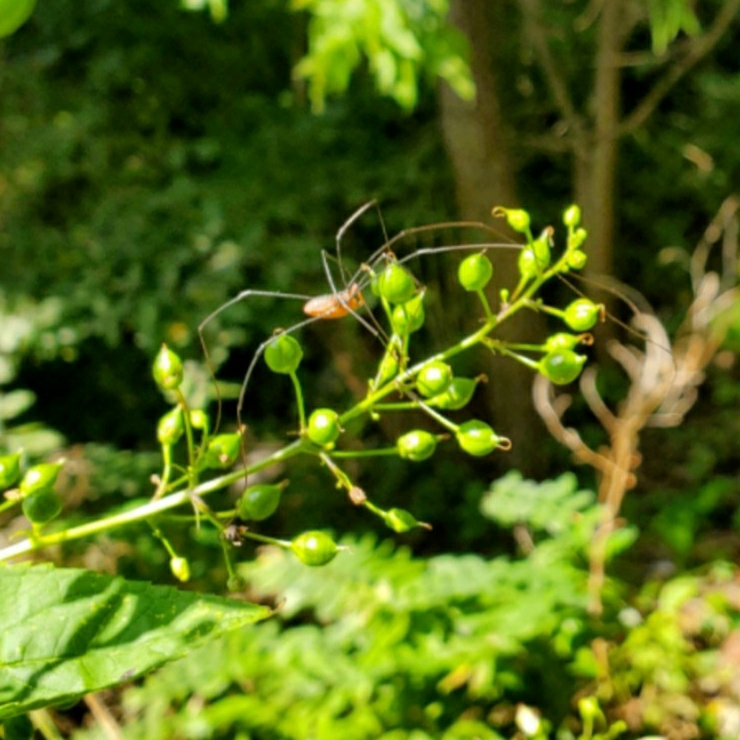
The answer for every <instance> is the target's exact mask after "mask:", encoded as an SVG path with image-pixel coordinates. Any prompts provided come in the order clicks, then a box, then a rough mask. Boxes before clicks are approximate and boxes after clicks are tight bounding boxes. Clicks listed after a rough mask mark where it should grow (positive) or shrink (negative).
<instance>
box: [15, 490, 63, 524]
mask: <svg viewBox="0 0 740 740" xmlns="http://www.w3.org/2000/svg"><path fill="white" fill-rule="evenodd" d="M22 506H23V513H24V514H25V515H26V518H27V519H28V521H30V522H31V523H33V524H37V525H41V524H46V523H47V522H50V521H51V520H52V519H56V517H58V516H59V514H60V513H61V511H62V497H61V496H60V495H59V494H58V493H57V492H56V491H55V490H54V489H53V488H43V489H41V490H36V491H33V492H32V493H29V494H28V495H27V496H25V497H24V498H23V503H22Z"/></svg>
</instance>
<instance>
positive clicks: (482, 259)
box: [457, 254, 493, 291]
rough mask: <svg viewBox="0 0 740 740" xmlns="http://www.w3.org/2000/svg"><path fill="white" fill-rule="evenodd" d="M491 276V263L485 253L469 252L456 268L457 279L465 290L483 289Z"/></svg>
mask: <svg viewBox="0 0 740 740" xmlns="http://www.w3.org/2000/svg"><path fill="white" fill-rule="evenodd" d="M492 277H493V265H492V264H491V260H489V259H488V257H486V255H485V254H471V255H470V256H469V257H466V258H465V259H464V260H463V261H462V262H461V263H460V267H459V268H458V269H457V279H458V280H459V282H460V285H462V287H463V288H465V290H467V291H477V290H483V288H485V287H486V285H488V283H489V282H490V281H491V278H492Z"/></svg>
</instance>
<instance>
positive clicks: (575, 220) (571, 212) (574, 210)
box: [563, 204, 581, 229]
mask: <svg viewBox="0 0 740 740" xmlns="http://www.w3.org/2000/svg"><path fill="white" fill-rule="evenodd" d="M563 223H564V224H565V225H566V226H567V227H569V228H571V229H575V228H576V227H577V226H578V224H580V223H581V209H580V208H579V207H578V206H577V205H575V204H573V205H572V206H569V207H568V208H566V209H565V211H564V212H563Z"/></svg>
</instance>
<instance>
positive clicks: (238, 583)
mask: <svg viewBox="0 0 740 740" xmlns="http://www.w3.org/2000/svg"><path fill="white" fill-rule="evenodd" d="M245 585H246V584H245V581H244V579H243V578H242V577H241V576H237V575H233V576H230V577H229V580H228V581H226V588H228V589H229V591H231V593H234V592H235V591H241V590H242V589H243V588H244V586H245Z"/></svg>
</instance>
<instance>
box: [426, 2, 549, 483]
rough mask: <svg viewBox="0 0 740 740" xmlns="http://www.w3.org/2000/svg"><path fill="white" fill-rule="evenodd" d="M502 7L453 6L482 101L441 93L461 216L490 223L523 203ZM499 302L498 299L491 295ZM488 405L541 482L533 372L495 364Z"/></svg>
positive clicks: (524, 330) (504, 283)
mask: <svg viewBox="0 0 740 740" xmlns="http://www.w3.org/2000/svg"><path fill="white" fill-rule="evenodd" d="M501 11H502V7H501V4H499V3H491V2H489V1H488V0H452V2H451V3H450V22H451V23H452V25H453V26H455V27H456V28H458V29H459V30H460V31H461V32H462V33H463V34H464V35H465V36H466V37H467V39H468V42H469V44H470V52H471V59H470V61H471V67H472V72H473V78H474V80H475V84H476V87H477V96H476V99H475V101H473V102H466V101H463V100H461V99H460V98H458V97H457V95H455V93H454V92H453V91H452V90H450V89H449V88H448V87H447V86H443V87H442V88H441V90H440V114H441V124H442V130H443V135H444V140H445V144H446V147H447V151H448V154H449V157H450V161H451V163H452V167H453V170H454V173H455V186H456V194H457V202H458V209H459V212H460V216H461V217H462V218H464V219H466V220H468V219H470V220H488V221H490V218H491V216H490V214H491V208H492V207H493V206H494V205H502V206H507V207H511V206H514V205H516V204H517V201H518V198H517V195H516V184H515V169H514V163H513V162H512V161H511V157H510V155H509V152H510V151H511V148H510V147H509V146H508V141H507V136H506V132H505V128H504V125H503V121H502V115H501V109H500V106H499V98H498V87H497V82H496V77H495V70H496V62H495V59H494V54H493V52H494V50H495V49H498V48H500V46H501V44H500V43H498V41H499V40H498V38H497V37H498V35H499V34H501V33H503V32H504V31H505V28H506V26H505V24H504V23H503V22H502V21H501V19H500V18H499V17H498V16H500V15H501ZM495 263H496V279H495V280H494V282H495V290H496V291H498V290H500V289H501V288H502V287H513V286H515V285H516V283H517V281H518V278H519V276H518V272H517V264H516V254H515V253H514V252H511V253H509V252H501V253H497V254H496V256H495ZM491 298H492V300H493V301H494V304H495V302H497V301H498V296H497V295H492V296H491ZM542 323H543V322H542V321H541V317H540V316H538V315H536V314H527V315H523V314H520V315H518V316H516V317H515V318H514V319H512V320H511V321H510V322H508V323H507V324H506V325H505V326H503V327H502V333H501V335H502V336H504V337H507V336H508V337H512V338H513V337H516V338H517V340H518V341H531V340H532V338H536V337H540V338H542V337H544V329H542ZM538 327H539V328H540V331H539V332H538ZM488 374H489V376H490V379H491V382H489V383H488V385H487V394H488V398H487V403H488V406H489V411H490V415H491V421H492V424H493V426H494V428H495V429H496V431H497V432H498V433H499V434H502V435H506V436H508V437H510V438H511V440H512V442H513V445H514V446H513V448H512V451H511V453H509V457H508V459H507V460H506V463H508V465H510V466H511V467H516V468H518V469H520V470H522V471H523V472H524V473H525V474H527V475H531V476H535V475H537V474H538V472H541V471H542V470H543V464H544V462H545V460H544V458H543V456H542V454H541V445H540V444H539V441H540V440H541V438H542V434H543V433H544V427H543V425H542V422H541V420H540V418H539V417H538V416H537V414H536V413H535V411H534V408H533V406H532V403H531V400H530V399H531V388H532V372H531V370H528V369H526V368H524V367H523V366H521V365H519V364H517V363H515V362H513V361H511V360H509V359H504V358H494V359H493V361H492V365H491V368H490V370H489V373H488Z"/></svg>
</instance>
